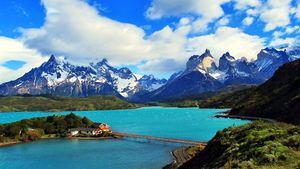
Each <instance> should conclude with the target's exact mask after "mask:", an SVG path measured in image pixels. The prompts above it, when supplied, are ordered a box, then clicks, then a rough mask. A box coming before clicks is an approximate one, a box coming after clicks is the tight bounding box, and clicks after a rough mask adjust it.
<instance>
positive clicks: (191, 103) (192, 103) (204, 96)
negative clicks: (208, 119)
mask: <svg viewBox="0 0 300 169" xmlns="http://www.w3.org/2000/svg"><path fill="white" fill-rule="evenodd" d="M250 87H253V85H231V86H227V87H224V88H222V89H220V90H218V91H214V92H204V93H201V94H197V95H193V96H188V97H183V98H177V99H173V100H169V101H164V102H159V103H153V104H154V105H159V106H164V107H198V102H201V101H202V102H203V101H206V100H208V99H210V98H213V97H215V96H218V95H227V94H229V93H233V92H236V91H240V90H243V89H248V88H250Z"/></svg>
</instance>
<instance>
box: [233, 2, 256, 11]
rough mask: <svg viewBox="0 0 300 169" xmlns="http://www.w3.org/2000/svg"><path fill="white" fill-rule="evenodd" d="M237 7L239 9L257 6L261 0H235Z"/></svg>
mask: <svg viewBox="0 0 300 169" xmlns="http://www.w3.org/2000/svg"><path fill="white" fill-rule="evenodd" d="M234 1H235V6H234V7H235V8H236V9H239V10H243V9H248V8H249V7H257V6H260V5H261V1H260V0H234Z"/></svg>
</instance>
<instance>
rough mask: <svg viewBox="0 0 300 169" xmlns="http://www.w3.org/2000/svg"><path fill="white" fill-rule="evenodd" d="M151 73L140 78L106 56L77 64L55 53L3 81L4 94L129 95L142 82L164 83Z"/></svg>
mask: <svg viewBox="0 0 300 169" xmlns="http://www.w3.org/2000/svg"><path fill="white" fill-rule="evenodd" d="M150 77H152V78H150V79H146V78H143V80H141V79H140V80H138V79H137V77H136V76H135V75H134V74H133V73H132V72H131V71H130V70H129V69H128V68H120V69H117V68H114V67H112V66H110V65H109V63H108V61H107V60H106V59H103V60H102V61H100V62H98V63H96V64H93V63H92V64H90V65H89V66H75V65H72V64H70V63H68V62H67V61H66V60H65V59H64V58H57V57H55V56H51V57H50V59H49V60H48V61H47V62H45V63H44V64H42V65H41V66H40V67H38V68H34V69H32V70H31V71H30V72H28V73H26V74H25V75H24V76H22V77H20V78H19V79H17V80H14V81H11V82H7V83H4V84H2V85H0V95H18V94H32V95H40V94H53V95H59V96H77V97H81V96H91V95H115V96H117V97H120V98H122V97H124V98H127V97H130V96H131V95H133V94H135V93H136V92H138V90H136V89H137V88H138V87H140V86H143V90H149V91H152V90H155V89H157V88H158V87H160V86H161V85H163V84H164V81H163V80H162V81H160V80H159V79H155V78H154V77H153V76H150ZM154 79H155V80H154ZM147 80H148V81H147ZM159 84H160V85H159Z"/></svg>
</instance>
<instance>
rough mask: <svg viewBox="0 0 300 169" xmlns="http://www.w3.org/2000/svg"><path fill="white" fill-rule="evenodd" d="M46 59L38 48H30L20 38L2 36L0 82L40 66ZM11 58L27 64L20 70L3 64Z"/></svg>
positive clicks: (0, 45)
mask: <svg viewBox="0 0 300 169" xmlns="http://www.w3.org/2000/svg"><path fill="white" fill-rule="evenodd" d="M46 59H47V57H42V56H41V55H40V54H39V53H38V52H37V51H36V50H32V49H28V48H27V47H26V46H24V44H23V43H22V42H21V41H20V40H16V39H11V38H7V37H0V83H3V82H7V81H9V80H13V79H16V78H18V77H20V76H22V75H23V74H24V73H25V72H28V71H29V70H31V69H32V68H34V67H37V66H40V64H41V63H43V62H44V61H46ZM10 60H17V61H23V62H25V64H24V65H23V66H22V67H21V68H20V69H18V70H12V69H9V68H7V67H4V66H3V64H4V63H5V62H7V61H10ZM1 65H2V66H1ZM8 75H9V76H8Z"/></svg>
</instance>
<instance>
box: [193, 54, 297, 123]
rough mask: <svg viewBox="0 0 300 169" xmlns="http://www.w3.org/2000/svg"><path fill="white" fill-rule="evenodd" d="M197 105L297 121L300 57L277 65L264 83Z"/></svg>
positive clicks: (234, 112)
mask: <svg viewBox="0 0 300 169" xmlns="http://www.w3.org/2000/svg"><path fill="white" fill-rule="evenodd" d="M199 106H200V107H231V108H232V111H231V112H230V113H231V114H234V115H246V116H258V117H266V118H273V119H276V120H278V121H283V122H288V123H294V124H300V60H297V61H294V62H291V63H287V64H285V65H283V66H282V67H280V68H279V69H278V70H277V71H276V72H275V74H274V76H273V77H272V78H271V79H270V80H268V81H267V82H266V83H264V84H262V85H260V86H258V87H254V88H251V89H246V90H243V91H238V92H235V93H231V94H221V95H218V96H215V97H212V98H210V99H208V100H206V101H200V102H199Z"/></svg>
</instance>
